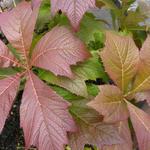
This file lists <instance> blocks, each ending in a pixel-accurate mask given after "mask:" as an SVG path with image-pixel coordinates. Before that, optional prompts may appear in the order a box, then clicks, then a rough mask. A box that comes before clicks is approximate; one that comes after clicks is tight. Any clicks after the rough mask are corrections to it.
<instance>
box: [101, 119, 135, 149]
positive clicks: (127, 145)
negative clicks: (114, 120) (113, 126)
mask: <svg viewBox="0 0 150 150" xmlns="http://www.w3.org/2000/svg"><path fill="white" fill-rule="evenodd" d="M118 131H119V133H120V135H121V137H122V138H123V139H124V143H122V144H118V145H111V146H105V147H104V148H103V149H102V150H133V148H132V139H131V134H130V129H129V126H128V121H121V122H120V123H118Z"/></svg>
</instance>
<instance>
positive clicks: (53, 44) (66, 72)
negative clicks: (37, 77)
mask: <svg viewBox="0 0 150 150" xmlns="http://www.w3.org/2000/svg"><path fill="white" fill-rule="evenodd" d="M89 56H90V54H89V53H88V52H87V51H86V48H85V46H84V44H83V43H82V42H81V41H80V40H79V39H77V38H76V37H75V36H74V35H73V34H72V33H71V32H70V31H69V30H68V29H66V28H65V27H55V28H53V29H52V30H51V31H50V32H48V33H47V34H46V35H45V36H44V37H43V38H42V39H41V40H40V41H39V43H38V44H37V45H36V47H35V49H34V51H33V55H32V65H34V66H37V67H41V68H44V69H47V70H49V71H51V72H53V73H54V74H55V75H63V76H67V77H73V74H72V72H71V69H70V65H75V64H76V63H77V62H79V61H83V60H84V59H87V58H88V57H89ZM49 60H50V61H49Z"/></svg>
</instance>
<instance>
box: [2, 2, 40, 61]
mask: <svg viewBox="0 0 150 150" xmlns="http://www.w3.org/2000/svg"><path fill="white" fill-rule="evenodd" d="M37 15H38V9H35V10H32V9H31V5H30V3H28V2H25V1H23V2H21V3H20V4H18V5H17V7H16V8H14V9H13V10H11V11H9V12H5V13H2V14H0V27H1V30H2V32H3V33H4V34H5V36H6V37H7V39H8V40H9V42H10V43H11V44H12V46H13V47H14V48H16V49H17V51H18V53H19V54H21V56H22V58H23V59H25V60H26V61H27V55H28V53H29V50H30V46H31V42H32V36H33V32H34V26H35V23H36V18H37ZM6 18H7V19H6Z"/></svg>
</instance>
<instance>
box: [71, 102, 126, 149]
mask: <svg viewBox="0 0 150 150" xmlns="http://www.w3.org/2000/svg"><path fill="white" fill-rule="evenodd" d="M86 102H87V101H86V100H78V101H75V102H73V106H72V107H71V108H70V112H71V114H72V115H73V116H74V118H75V119H76V122H77V124H78V131H77V132H76V133H69V139H70V146H71V148H72V149H71V150H83V148H84V145H85V144H92V145H96V146H97V147H98V148H101V147H102V146H103V145H112V144H119V143H122V142H123V141H122V138H121V137H120V136H119V134H118V132H117V128H115V126H113V125H112V124H105V123H103V122H102V116H100V115H99V114H98V113H97V112H95V111H94V110H92V109H91V108H89V107H87V106H86V105H85V104H86Z"/></svg>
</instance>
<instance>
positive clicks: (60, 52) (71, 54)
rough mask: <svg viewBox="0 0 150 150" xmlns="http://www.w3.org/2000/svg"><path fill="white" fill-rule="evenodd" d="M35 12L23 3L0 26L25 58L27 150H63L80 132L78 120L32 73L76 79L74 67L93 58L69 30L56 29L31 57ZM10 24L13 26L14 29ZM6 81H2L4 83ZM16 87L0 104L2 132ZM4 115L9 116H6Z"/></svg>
mask: <svg viewBox="0 0 150 150" xmlns="http://www.w3.org/2000/svg"><path fill="white" fill-rule="evenodd" d="M33 7H34V6H33ZM34 11H38V8H36V9H33V10H32V9H31V4H30V3H29V2H21V3H20V4H19V5H18V6H17V7H16V8H15V9H13V10H12V11H10V12H9V13H8V14H7V13H4V14H2V15H1V14H0V20H4V22H0V27H1V28H2V30H3V32H4V34H6V37H7V38H8V40H9V41H10V43H11V44H12V47H13V48H15V49H16V51H17V52H18V53H19V54H20V55H21V56H22V57H21V62H18V65H19V66H21V67H22V70H21V74H20V76H21V77H23V79H24V78H26V83H25V89H24V92H23V99H22V103H21V106H20V107H21V109H20V118H21V126H22V127H23V131H24V135H25V144H26V148H27V149H28V148H29V147H30V146H31V145H34V146H36V147H37V148H38V149H40V150H45V149H51V150H62V149H63V148H64V146H65V144H68V138H67V132H68V131H70V132H71V131H75V129H76V127H75V124H74V120H73V118H72V117H71V115H70V114H69V112H68V110H69V109H68V107H69V103H68V102H66V101H64V100H63V98H61V97H60V96H58V95H57V94H56V92H54V91H53V90H52V89H50V87H48V86H47V85H45V84H44V83H43V82H42V81H40V79H39V78H38V77H37V76H36V75H34V74H33V73H32V68H33V65H34V66H37V67H43V69H47V70H50V71H51V72H53V73H54V74H55V75H64V76H67V77H73V73H72V71H71V67H70V66H71V65H75V64H76V63H77V62H80V61H83V60H84V59H87V58H89V56H90V54H89V52H88V51H87V50H86V48H85V46H84V44H83V43H82V42H81V41H80V40H79V39H77V38H76V37H75V35H73V33H72V32H70V31H69V30H68V29H67V28H65V27H55V28H54V29H52V31H50V32H49V33H47V34H46V35H45V36H43V38H41V40H40V41H39V42H38V44H37V45H36V46H35V49H33V53H31V54H30V50H31V49H30V45H31V42H32V38H31V37H32V34H33V30H34V29H33V28H34V26H33V25H34V24H35V22H36V15H37V12H34ZM4 16H8V18H9V19H8V20H7V21H6V18H4ZM31 16H32V17H33V18H32V17H31ZM11 17H12V18H11ZM12 19H13V22H14V24H13V23H12ZM32 19H33V20H32ZM10 23H12V24H13V25H12V26H10ZM7 28H8V29H7ZM26 34H27V35H26ZM29 39H30V40H29ZM0 50H1V51H2V52H3V51H6V50H5V48H1V49H0ZM29 54H30V55H31V57H30V55H29ZM0 60H1V59H0ZM22 61H23V64H22ZM24 63H25V65H24ZM5 80H6V81H7V82H9V84H10V80H9V78H5ZM5 80H0V83H1V82H2V83H3V81H5ZM7 82H6V83H7ZM16 82H17V83H18V82H20V81H19V78H17V79H16ZM3 85H5V83H3V84H0V86H2V87H3ZM14 86H15V88H14ZM16 87H17V85H16V84H15V85H14V84H13V85H12V86H11V87H10V91H11V92H13V94H12V93H11V92H10V91H8V92H9V93H10V94H11V95H10V94H9V93H8V94H7V93H4V96H5V97H4V99H5V101H4V100H3V99H2V104H1V103H0V105H1V106H2V107H1V108H0V109H2V112H0V113H1V114H0V115H2V118H1V119H2V121H1V122H0V123H2V124H0V127H1V130H2V128H3V125H4V122H5V120H6V117H7V115H8V112H9V109H10V107H11V104H12V101H13V99H14V95H15V94H16V93H17V90H16ZM3 88H5V87H3ZM8 89H9V87H8ZM6 91H7V90H6ZM6 103H8V104H7V105H8V106H9V108H7V109H6V110H4V109H5V106H6V105H5V104H6ZM5 111H6V112H5ZM3 112H4V113H5V114H4V115H3Z"/></svg>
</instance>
